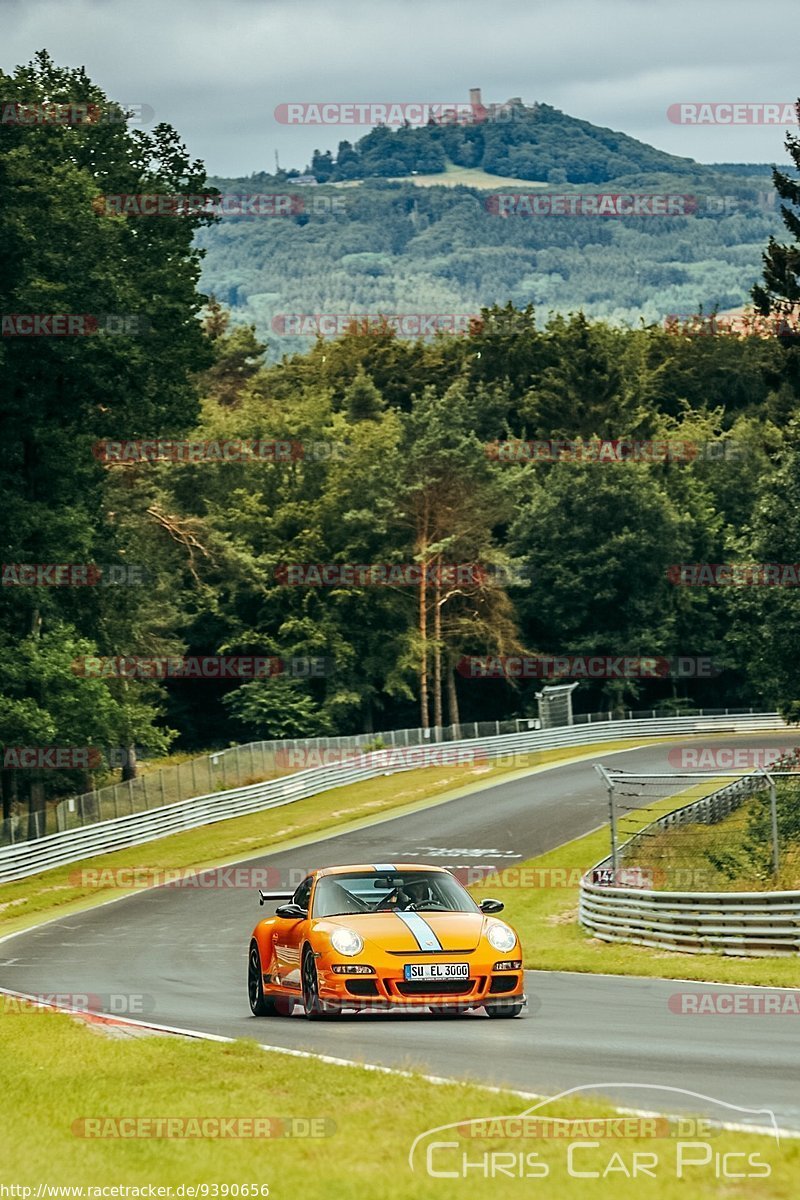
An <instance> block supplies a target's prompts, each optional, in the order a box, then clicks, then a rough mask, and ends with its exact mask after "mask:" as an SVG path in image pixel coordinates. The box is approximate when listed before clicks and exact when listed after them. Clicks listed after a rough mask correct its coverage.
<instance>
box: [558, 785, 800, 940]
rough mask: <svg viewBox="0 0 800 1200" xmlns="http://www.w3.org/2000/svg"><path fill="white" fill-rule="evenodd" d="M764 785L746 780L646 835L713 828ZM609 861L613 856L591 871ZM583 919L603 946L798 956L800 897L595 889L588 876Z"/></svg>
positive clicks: (791, 894) (582, 902)
mask: <svg viewBox="0 0 800 1200" xmlns="http://www.w3.org/2000/svg"><path fill="white" fill-rule="evenodd" d="M765 786H766V780H765V778H764V776H763V775H760V776H756V775H749V776H746V777H745V778H743V779H741V780H736V781H735V782H734V783H732V784H728V785H726V786H725V787H723V788H720V789H719V790H718V791H716V792H713V793H711V794H710V795H709V796H705V797H703V798H702V799H700V800H696V801H694V802H693V803H692V804H687V805H684V806H683V807H682V808H679V809H676V810H675V811H674V812H672V813H668V814H665V815H664V816H663V817H660V818H659V819H658V820H657V821H653V822H652V824H651V825H649V826H646V829H653V828H655V827H660V828H668V827H669V826H670V825H675V824H684V823H685V822H687V821H692V820H694V821H700V822H711V823H713V822H715V821H717V820H721V819H722V818H723V817H724V816H726V815H727V814H728V813H729V812H731V811H733V810H734V809H735V808H737V807H738V806H739V805H740V804H741V803H742V802H743V800H745V799H746V798H747V796H749V795H752V793H753V792H754V791H755V790H758V789H760V788H763V787H765ZM640 832H644V830H642V831H640ZM635 840H636V839H635V838H632V839H631V842H633V841H635ZM628 844H630V843H628ZM610 863H611V858H610V856H609V857H608V858H605V859H603V860H602V862H599V863H597V865H596V867H595V868H593V869H595V870H596V869H597V868H602V867H607V866H609V865H610ZM578 919H579V921H580V923H581V925H583V927H584V928H585V929H587V930H589V931H590V932H591V933H592V934H593V935H594V936H595V937H596V938H599V939H601V940H602V941H605V942H627V943H633V944H635V945H637V946H650V947H652V948H654V949H658V950H671V951H679V952H682V953H684V954H720V953H721V954H728V955H735V956H738V957H746V958H759V957H764V956H780V957H786V956H791V955H795V954H798V953H800V892H658V891H652V890H649V889H643V888H633V887H613V886H612V887H607V886H604V885H599V884H594V883H592V882H591V876H590V874H587V875H585V876H584V878H583V879H582V880H581V884H580V902H579V914H578Z"/></svg>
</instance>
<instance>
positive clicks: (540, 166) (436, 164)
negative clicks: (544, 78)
mask: <svg viewBox="0 0 800 1200" xmlns="http://www.w3.org/2000/svg"><path fill="white" fill-rule="evenodd" d="M448 162H451V163H454V164H455V165H456V166H459V167H479V168H481V169H482V170H484V171H487V172H488V173H489V174H490V175H507V176H511V177H512V178H514V179H526V180H538V181H541V182H552V183H607V182H608V181H609V180H612V179H622V178H624V177H625V176H627V175H637V174H641V173H646V174H654V173H667V174H673V175H677V174H686V172H687V170H691V171H692V172H693V173H695V174H696V173H697V172H698V171H702V168H701V167H700V165H699V164H698V163H695V162H694V160H693V159H691V158H678V157H677V156H676V155H674V154H666V153H665V152H664V151H663V150H656V149H655V148H654V147H653V146H648V145H647V144H646V143H645V142H639V141H637V140H636V138H632V137H628V135H627V134H625V133H618V132H616V131H615V130H613V129H603V128H601V127H600V126H598V125H592V124H591V123H590V122H589V121H580V120H578V119H577V118H576V117H571V116H568V115H567V113H563V112H560V111H559V109H557V108H552V107H551V106H550V105H549V104H537V105H533V106H530V107H527V106H524V105H516V106H514V107H512V108H511V109H509V110H508V111H507V112H506V113H504V114H500V115H498V117H497V118H494V117H490V118H488V119H485V120H475V121H470V122H469V123H460V122H455V121H453V122H438V123H435V122H430V123H429V124H427V125H423V126H421V127H418V128H412V127H401V128H399V129H394V130H393V129H389V128H388V127H386V126H378V127H377V128H376V129H372V130H370V132H369V133H368V134H366V136H364V137H362V138H360V139H359V140H358V141H357V142H355V144H351V143H350V142H347V141H342V142H340V143H339V147H338V150H337V153H336V155H335V156H334V155H332V154H331V152H330V151H329V150H325V151H316V152H315V154H314V156H313V158H312V161H311V166H310V171H311V174H313V175H314V176H315V178H316V179H317V180H318V182H319V183H329V182H330V183H337V182H340V181H343V180H348V179H368V178H371V177H378V178H387V177H391V176H396V175H409V174H411V172H412V171H417V172H419V173H420V174H431V173H436V172H439V171H444V170H445V167H446V165H447V163H448Z"/></svg>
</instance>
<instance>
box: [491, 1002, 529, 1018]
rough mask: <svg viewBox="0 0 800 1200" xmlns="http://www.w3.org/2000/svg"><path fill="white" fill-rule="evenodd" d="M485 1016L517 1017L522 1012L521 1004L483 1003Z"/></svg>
mask: <svg viewBox="0 0 800 1200" xmlns="http://www.w3.org/2000/svg"><path fill="white" fill-rule="evenodd" d="M483 1008H484V1011H485V1013H486V1015H487V1017H518V1016H519V1014H520V1013H521V1012H522V1005H521V1004H484V1006H483Z"/></svg>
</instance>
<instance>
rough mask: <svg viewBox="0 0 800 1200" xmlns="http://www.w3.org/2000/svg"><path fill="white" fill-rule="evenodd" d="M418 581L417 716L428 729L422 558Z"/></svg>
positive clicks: (425, 588) (424, 577)
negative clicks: (418, 654)
mask: <svg viewBox="0 0 800 1200" xmlns="http://www.w3.org/2000/svg"><path fill="white" fill-rule="evenodd" d="M420 565H421V567H422V570H421V571H420V580H419V636H420V641H421V643H422V646H421V651H420V665H419V714H420V725H421V726H422V728H423V729H428V728H429V726H430V722H429V719H428V596H427V582H428V581H427V578H426V571H427V565H428V564H427V561H426V560H425V559H424V558H423V560H422V563H421V564H420Z"/></svg>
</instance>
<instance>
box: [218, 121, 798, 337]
mask: <svg viewBox="0 0 800 1200" xmlns="http://www.w3.org/2000/svg"><path fill="white" fill-rule="evenodd" d="M330 133H331V127H330V126H328V127H322V128H321V129H320V136H321V138H322V137H326V136H330ZM299 173H300V172H299V171H298V169H297V168H292V170H290V171H280V172H278V173H277V174H270V173H269V172H267V171H259V172H255V173H253V174H252V175H250V176H249V177H247V178H220V177H216V178H215V177H211V178H210V179H209V183H210V184H212V185H213V186H215V187H217V188H219V189H220V191H221V192H223V193H226V194H229V193H237V194H241V193H250V194H252V193H256V192H259V193H264V192H266V193H274V192H281V191H283V192H287V193H290V194H292V195H293V196H294V200H293V201H292V202H291V204H290V206H289V207H288V208H287V209H284V210H283V213H282V215H278V216H275V217H273V218H272V219H270V217H269V215H266V217H265V216H264V215H261V216H252V215H245V216H224V217H223V218H222V220H221V221H220V223H219V224H218V225H216V226H214V227H213V228H209V229H205V230H203V231H201V233H200V235H199V238H198V244H199V246H200V247H201V248H202V249H203V250H205V251H206V257H205V262H204V266H203V276H202V281H201V286H202V287H203V289H204V291H206V292H207V293H210V294H212V295H214V296H216V297H217V298H219V299H220V300H221V301H222V302H223V303H224V304H225V305H227V306H229V307H230V308H231V309H232V311H233V319H234V322H235V323H236V324H253V325H255V327H256V331H257V333H258V336H259V337H260V338H261V339H262V340H263V341H265V342H266V343H267V345H268V356H269V358H270V359H271V360H276V359H279V358H280V357H281V356H282V355H283V354H284V353H287V352H289V353H296V352H298V351H301V350H302V349H304V348H305V347H307V346H308V345H309V336H308V333H307V332H306V333H305V334H303V335H297V336H296V335H295V334H293V332H292V330H293V329H296V328H297V326H298V317H300V318H303V317H306V316H311V317H312V318H313V319H316V318H317V317H318V316H319V315H320V314H322V315H324V316H325V317H326V319H328V321H329V322H330V321H333V322H334V324H335V323H336V322H339V324H341V320H342V318H343V317H344V316H346V315H347V314H353V315H367V316H376V315H378V314H384V315H388V316H393V315H396V314H403V313H406V314H407V313H411V314H441V315H442V316H443V318H444V319H449V318H450V317H451V316H455V317H461V318H465V317H466V316H467V315H468V314H472V313H476V312H478V311H479V310H480V309H481V308H482V307H484V306H491V305H493V304H501V305H502V304H506V303H507V302H508V301H509V300H510V301H511V302H512V303H514V304H515V305H517V306H519V307H524V306H526V305H528V304H534V305H536V306H537V307H539V308H541V309H544V310H545V311H546V312H554V313H562V314H567V313H569V312H574V311H577V310H581V311H583V312H585V313H586V314H587V315H589V316H592V317H598V318H603V319H605V320H609V321H612V322H613V323H615V324H620V325H634V326H636V325H638V324H640V323H641V321H645V322H647V323H653V322H655V323H658V322H661V321H662V320H663V319H664V317H666V316H668V315H669V314H672V313H689V312H696V311H698V309H701V308H702V310H703V311H704V312H708V311H711V310H713V309H715V308H719V309H727V308H737V307H739V306H740V305H742V304H744V303H745V302H746V301H747V298H748V296H749V292H750V288H751V287H752V285H753V283H754V282H755V280H756V279H757V278H758V276H759V274H760V271H761V254H762V251H763V247H764V245H765V244H766V243H767V241H768V239H769V236H770V234H777V233H778V232H779V230H780V228H781V224H780V215H779V213H778V209H777V204H776V198H775V193H774V190H773V187H772V179H771V168H770V167H769V166H768V165H766V164H763V165H760V164H753V163H748V164H735V163H725V164H718V165H716V166H707V165H704V164H702V163H698V162H695V161H694V160H693V159H690V158H680V157H677V156H675V155H672V154H666V153H665V152H664V151H661V150H657V149H655V148H654V147H653V146H649V145H647V144H646V143H644V142H640V141H637V140H636V139H635V138H632V137H629V136H628V135H627V134H624V133H619V132H615V131H613V130H610V129H603V128H600V127H599V126H596V125H592V124H591V123H590V122H588V121H581V120H578V119H577V118H575V117H571V116H568V115H567V114H566V113H562V112H560V111H559V110H558V109H556V108H553V107H551V106H550V105H547V104H539V105H535V106H529V107H526V106H524V105H518V106H513V107H512V108H511V109H510V110H509V111H508V112H506V113H505V114H503V113H502V112H498V113H495V114H493V115H491V116H489V117H488V118H487V119H486V120H475V121H470V122H469V123H456V122H450V123H448V122H439V123H433V122H432V123H429V124H428V125H424V126H420V127H416V128H415V127H411V126H404V127H401V128H397V129H392V128H389V127H387V126H378V127H377V128H374V129H372V130H370V131H369V132H368V133H367V134H366V135H365V136H364V137H362V138H360V139H359V140H358V141H356V142H355V143H353V144H351V143H350V142H347V141H341V142H340V143H339V146H338V149H337V151H336V152H335V153H333V152H332V151H331V150H330V149H329V148H327V147H323V148H322V149H320V150H317V151H315V153H314V155H313V159H312V162H311V164H310V167H308V168H306V172H305V173H306V179H305V180H304V184H305V185H306V186H300V185H298V183H297V182H296V180H297V176H298V174H299ZM310 174H313V177H314V179H316V181H317V183H316V185H315V186H314V185H313V180H311V181H310V180H309V175H310ZM517 180H519V182H520V186H519V188H517V185H516V181H517ZM440 181H441V184H442V185H446V186H439V182H440ZM309 182H311V184H312V186H308V183H309ZM423 185H424V186H423ZM508 190H511V191H519V192H530V193H533V194H534V195H539V196H541V195H542V194H543V193H545V192H551V193H553V192H554V193H558V194H560V195H566V196H567V197H570V196H573V195H574V194H576V193H586V192H592V193H597V192H598V191H602V192H603V193H615V194H620V193H625V194H627V193H636V194H638V195H642V194H645V193H646V194H653V195H661V196H663V195H669V196H673V197H674V196H678V197H681V198H683V199H684V200H685V201H686V204H685V210H686V215H679V216H675V215H673V216H670V217H666V216H663V215H661V216H655V215H644V216H626V217H621V216H612V217H609V216H606V215H597V216H591V215H585V214H581V215H576V216H570V215H564V214H556V213H553V214H549V215H545V216H533V215H532V214H531V213H530V211H529V212H528V213H527V214H525V213H523V212H516V211H512V213H511V214H510V215H508V219H499V217H500V216H502V215H504V214H502V213H499V212H498V205H497V202H496V200H495V201H494V202H493V199H492V194H493V193H494V192H495V191H497V192H501V191H506V192H507V191H508ZM300 323H301V324H302V322H300ZM306 324H307V325H309V327H310V324H309V322H306Z"/></svg>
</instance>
